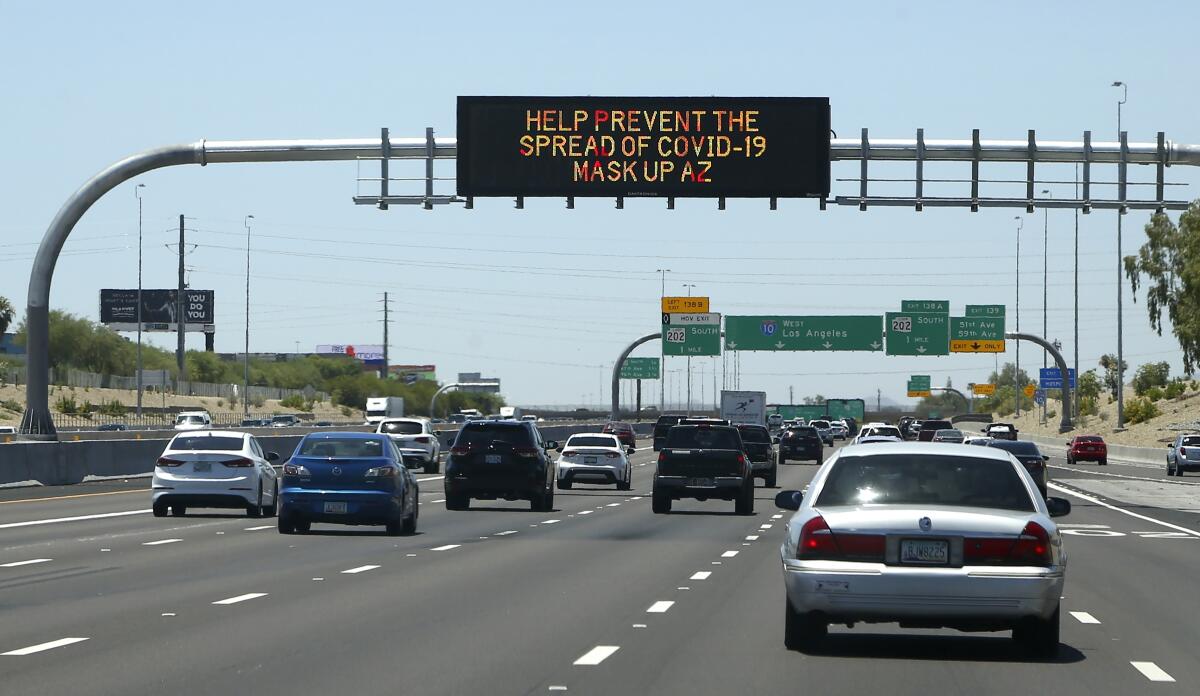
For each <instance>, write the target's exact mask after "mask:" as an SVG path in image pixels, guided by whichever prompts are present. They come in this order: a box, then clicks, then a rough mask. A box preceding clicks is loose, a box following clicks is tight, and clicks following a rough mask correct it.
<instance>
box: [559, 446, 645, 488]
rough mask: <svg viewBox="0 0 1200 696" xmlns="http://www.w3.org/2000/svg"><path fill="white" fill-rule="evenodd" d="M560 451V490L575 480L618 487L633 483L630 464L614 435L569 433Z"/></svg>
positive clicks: (572, 483) (569, 485) (627, 486)
mask: <svg viewBox="0 0 1200 696" xmlns="http://www.w3.org/2000/svg"><path fill="white" fill-rule="evenodd" d="M559 451H560V452H562V454H560V455H559V457H558V462H557V466H558V487H559V488H561V489H563V490H570V488H571V486H573V485H574V484H576V483H596V484H611V483H615V484H616V485H617V490H619V491H627V490H629V489H630V488H632V487H633V464H631V463H630V461H629V456H628V454H627V451H626V449H625V447H623V446H622V445H621V441H620V440H618V439H617V436H616V435H608V434H601V433H581V434H579V435H572V436H571V437H569V438H568V439H567V442H566V444H564V445H563V446H561V447H559Z"/></svg>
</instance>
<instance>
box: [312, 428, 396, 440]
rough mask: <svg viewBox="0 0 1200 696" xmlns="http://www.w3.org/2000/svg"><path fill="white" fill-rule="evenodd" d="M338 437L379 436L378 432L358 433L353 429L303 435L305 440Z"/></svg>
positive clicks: (374, 437) (356, 438) (366, 438)
mask: <svg viewBox="0 0 1200 696" xmlns="http://www.w3.org/2000/svg"><path fill="white" fill-rule="evenodd" d="M334 437H336V438H338V439H339V440H377V439H379V438H381V437H383V436H382V435H380V434H379V433H360V432H357V431H354V430H345V431H340V430H339V431H334V432H323V433H308V434H307V435H305V436H304V439H305V440H328V439H330V438H334Z"/></svg>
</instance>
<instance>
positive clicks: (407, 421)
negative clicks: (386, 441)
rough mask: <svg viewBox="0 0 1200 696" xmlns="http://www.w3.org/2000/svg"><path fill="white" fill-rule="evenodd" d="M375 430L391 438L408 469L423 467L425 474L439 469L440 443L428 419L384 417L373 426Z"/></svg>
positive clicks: (433, 472)
mask: <svg viewBox="0 0 1200 696" xmlns="http://www.w3.org/2000/svg"><path fill="white" fill-rule="evenodd" d="M375 432H377V433H380V434H385V435H387V436H388V437H390V438H391V439H392V444H394V445H396V449H398V450H400V456H402V457H404V464H405V465H406V466H408V467H409V468H410V469H415V468H418V467H423V468H424V472H425V473H427V474H436V473H437V472H438V471H439V470H440V469H441V457H442V443H441V441H440V440H438V438H437V434H436V433H434V432H433V425H432V424H431V423H430V422H429V420H427V419H425V418H384V419H383V420H381V421H379V425H378V426H376V427H375Z"/></svg>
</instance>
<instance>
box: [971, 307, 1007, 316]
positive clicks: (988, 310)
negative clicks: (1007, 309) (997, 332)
mask: <svg viewBox="0 0 1200 696" xmlns="http://www.w3.org/2000/svg"><path fill="white" fill-rule="evenodd" d="M967 316H968V317H984V318H987V319H1003V318H1004V305H1002V304H969V305H967Z"/></svg>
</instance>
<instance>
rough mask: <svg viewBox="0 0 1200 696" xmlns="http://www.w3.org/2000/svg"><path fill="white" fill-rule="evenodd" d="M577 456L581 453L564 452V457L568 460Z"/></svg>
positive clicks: (573, 451)
mask: <svg viewBox="0 0 1200 696" xmlns="http://www.w3.org/2000/svg"><path fill="white" fill-rule="evenodd" d="M577 454H579V453H578V452H576V451H575V450H563V453H562V456H564V457H566V458H567V459H570V458H571V457H574V456H575V455H577Z"/></svg>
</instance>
